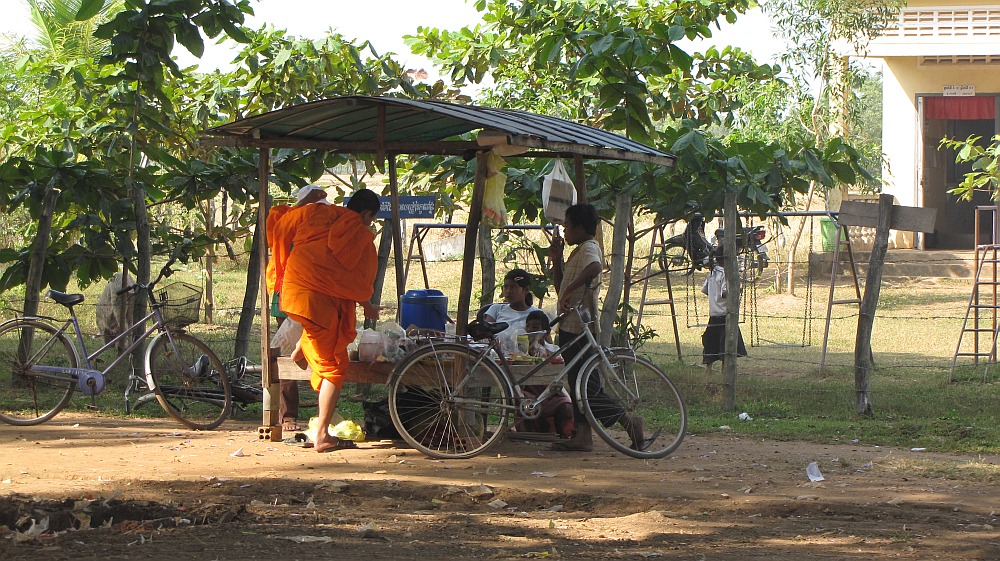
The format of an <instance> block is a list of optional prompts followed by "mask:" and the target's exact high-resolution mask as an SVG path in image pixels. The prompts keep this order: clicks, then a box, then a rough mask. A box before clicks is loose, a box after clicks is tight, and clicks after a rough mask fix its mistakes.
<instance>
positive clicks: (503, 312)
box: [483, 269, 541, 340]
mask: <svg viewBox="0 0 1000 561" xmlns="http://www.w3.org/2000/svg"><path fill="white" fill-rule="evenodd" d="M530 289H531V275H529V274H528V272H527V271H525V270H524V269H511V270H510V272H508V273H507V275H506V276H504V278H503V286H502V287H501V289H500V290H501V294H502V295H503V298H504V302H501V303H498V304H493V305H492V306H490V307H489V308H487V310H486V313H485V315H484V316H483V318H484V319H485V320H486V321H488V322H491V323H496V322H501V321H503V322H507V324H508V325H509V326H508V327H507V329H506V330H504V331H503V332H501V333H500V334H499V335H498V337H499V338H500V339H501V340H503V339H504V338H506V339H511V338H512V337H513V335H514V334H515V333H524V332H525V329H524V322H525V320H527V319H528V314H530V313H531V312H535V311H538V312H541V310H539V309H538V308H536V307H535V306H533V305H532V304H533V303H534V301H535V297H534V295H532V294H531V290H530Z"/></svg>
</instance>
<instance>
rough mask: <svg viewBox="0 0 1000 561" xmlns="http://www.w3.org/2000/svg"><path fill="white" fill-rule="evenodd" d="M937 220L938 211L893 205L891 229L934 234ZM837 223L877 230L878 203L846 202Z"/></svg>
mask: <svg viewBox="0 0 1000 561" xmlns="http://www.w3.org/2000/svg"><path fill="white" fill-rule="evenodd" d="M936 218H937V209H933V208H921V207H915V206H902V205H893V206H892V218H891V220H890V222H889V227H890V228H892V229H893V230H906V231H910V232H933V231H934V221H935V220H936ZM837 222H838V223H839V224H841V225H844V226H862V227H865V228H875V227H877V226H878V203H861V202H858V201H844V202H842V203H841V204H840V215H839V216H838V217H837Z"/></svg>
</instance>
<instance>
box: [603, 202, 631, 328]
mask: <svg viewBox="0 0 1000 561" xmlns="http://www.w3.org/2000/svg"><path fill="white" fill-rule="evenodd" d="M631 220H632V195H631V194H630V193H620V194H619V195H618V196H616V197H615V228H614V233H613V234H612V237H611V276H610V278H609V279H608V291H607V292H606V293H605V294H604V307H603V308H602V309H601V321H600V326H601V333H600V342H601V345H603V346H605V347H606V346H608V345H610V344H611V338H612V336H613V335H614V328H615V320H616V319H617V318H618V306H619V304H621V301H622V293H624V291H625V249H626V247H627V245H628V227H629V223H630V221H631Z"/></svg>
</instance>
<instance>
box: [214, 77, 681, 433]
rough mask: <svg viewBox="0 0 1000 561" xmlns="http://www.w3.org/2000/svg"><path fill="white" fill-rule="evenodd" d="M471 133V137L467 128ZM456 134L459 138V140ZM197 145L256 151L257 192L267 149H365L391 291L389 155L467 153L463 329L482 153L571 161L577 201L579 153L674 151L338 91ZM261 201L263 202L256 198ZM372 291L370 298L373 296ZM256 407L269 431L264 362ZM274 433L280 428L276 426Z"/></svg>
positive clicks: (662, 158) (265, 343)
mask: <svg viewBox="0 0 1000 561" xmlns="http://www.w3.org/2000/svg"><path fill="white" fill-rule="evenodd" d="M476 131H478V137H477V139H476V140H469V139H468V134H469V133H473V132H476ZM462 135H465V138H461V136H462ZM202 141H203V142H204V143H206V144H214V145H217V146H233V147H254V148H257V149H259V150H260V167H259V178H260V188H259V189H260V190H259V192H260V193H265V194H266V193H267V192H268V186H269V184H270V183H269V178H270V174H271V169H270V154H271V150H272V149H281V148H296V149H306V150H326V151H331V152H339V153H345V154H374V155H375V160H376V162H378V163H379V164H382V163H384V164H385V166H386V167H387V168H388V175H389V196H390V198H391V201H392V223H393V225H394V227H393V228H392V241H393V244H392V245H393V247H392V250H393V255H394V257H395V270H396V295H397V298H401V297H402V295H403V294H404V293H405V291H406V287H405V286H403V285H404V284H405V279H404V274H403V244H402V239H401V235H400V228H399V220H400V219H399V216H400V212H399V185H398V181H397V174H396V158H397V156H401V155H413V154H417V155H451V156H463V157H466V158H467V159H471V158H475V159H476V175H475V181H474V183H473V189H472V198H471V205H470V209H469V219H468V223H467V228H466V234H465V252H464V255H465V258H464V262H463V267H462V279H461V287H460V291H459V299H458V314H457V316H458V318H457V323H458V324H457V326H456V327H457V329H456V331H457V333H458V334H459V335H464V334H465V329H466V325H467V324H468V318H469V311H470V301H471V296H472V281H473V266H474V262H475V261H474V259H475V254H476V244H477V236H478V232H479V223H480V218H481V215H482V208H483V195H484V187H485V183H486V173H487V165H486V163H487V159H488V158H486V157H481V156H485V155H486V154H488V153H489V151H490V150H495V151H496V152H497V153H498V154H500V155H503V156H514V155H516V156H517V157H522V158H523V157H528V158H535V157H537V158H556V157H563V158H567V159H570V160H572V161H573V163H574V174H575V182H576V186H577V189H578V200H580V201H586V200H587V193H586V189H585V185H586V181H585V179H586V178H585V175H584V159H585V158H586V159H597V160H622V161H633V162H643V163H649V164H654V165H662V166H673V165H674V162H675V160H676V158H675V157H674V156H671V155H670V154H667V153H664V152H660V151H659V150H656V149H654V148H651V147H649V146H646V145H644V144H641V143H639V142H635V141H632V140H629V139H627V138H624V137H621V136H619V135H616V134H613V133H610V132H607V131H604V130H601V129H597V128H594V127H590V126H587V125H582V124H579V123H575V122H571V121H566V120H563V119H559V118H555V117H549V116H546V115H537V114H533V113H527V112H524V111H515V110H508V109H498V108H492V107H478V106H472V105H458V104H453V103H447V102H443V101H436V100H415V99H406V98H392V97H366V96H347V97H338V98H331V99H324V100H320V101H314V102H309V103H303V104H299V105H294V106H291V107H286V108H283V109H279V110H276V111H272V112H269V113H264V114H261V115H255V116H251V117H246V118H243V119H238V120H236V121H233V122H231V123H227V124H225V125H221V126H218V127H214V128H212V129H209V130H207V131H205V135H204V136H203V137H202ZM264 201H266V197H265V198H264V199H261V198H258V207H259V212H258V220H257V227H258V229H259V232H258V235H260V234H262V233H263V231H264V224H265V222H266V220H267V212H268V208H267V204H266V202H264ZM262 203H263V204H262ZM262 238H263V236H261V243H259V244H258V251H259V252H260V256H259V257H260V262H261V263H266V262H267V244H266V242H265V240H263V239H262ZM260 274H261V282H260V310H261V318H260V320H261V325H262V326H265V328H264V329H262V330H261V356H267V354H268V353H267V351H268V349H269V347H270V333H269V332H268V329H267V328H266V326H268V325H270V321H269V318H268V308H269V306H268V301H267V294H266V288H265V283H264V280H263V276H264V267H263V266H261V267H260ZM376 298H377V296H376ZM386 369H388V371H391V366H390V365H378V364H375V365H367V366H362V365H360V364H358V365H357V366H356V367H355V364H352V367H351V374H350V375H349V376H348V377H349V378H351V379H352V380H354V381H360V380H361V379H364V380H366V381H374V380H380V381H383V382H384V380H385V378H386V376H387V375H388V371H387V370H386ZM262 370H263V372H262V376H261V378H262V383H263V385H264V412H263V425H264V426H263V427H262V431H261V434H270V435H272V437H273V436H274V435H275V432H272V431H271V430H270V429H271V428H274V427H278V426H280V419H279V418H278V399H279V385H278V379H277V377H275V376H273V375H272V373H271V371H270V370H271V369H270V367H269V365H268V364H267V361H264V365H263V368H262ZM276 432H277V434H279V435H280V431H276Z"/></svg>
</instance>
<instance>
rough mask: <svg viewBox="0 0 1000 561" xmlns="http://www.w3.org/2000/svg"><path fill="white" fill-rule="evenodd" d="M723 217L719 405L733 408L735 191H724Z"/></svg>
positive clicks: (736, 311)
mask: <svg viewBox="0 0 1000 561" xmlns="http://www.w3.org/2000/svg"><path fill="white" fill-rule="evenodd" d="M723 213H724V216H725V220H726V224H725V227H726V232H727V234H726V237H725V238H723V240H722V246H723V251H724V252H725V254H726V258H725V264H724V268H725V270H726V285H727V287H726V290H727V292H728V296H726V349H725V351H726V359H725V360H724V361H723V362H722V407H723V409H724V410H725V411H734V410H735V409H736V354H737V350H738V348H739V329H740V271H739V266H738V265H737V255H736V237H737V235H738V234H737V232H739V231H740V228H742V227H743V226H742V224H740V215H739V213H738V212H737V210H736V193H727V194H726V200H725V203H724V206H723Z"/></svg>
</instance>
